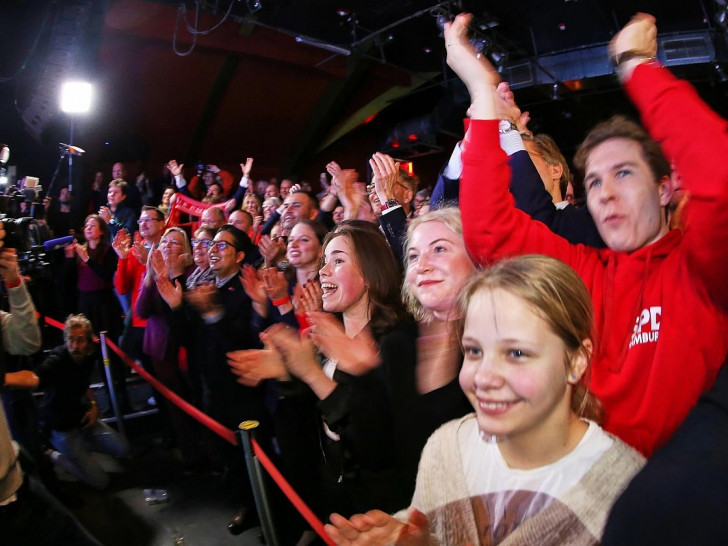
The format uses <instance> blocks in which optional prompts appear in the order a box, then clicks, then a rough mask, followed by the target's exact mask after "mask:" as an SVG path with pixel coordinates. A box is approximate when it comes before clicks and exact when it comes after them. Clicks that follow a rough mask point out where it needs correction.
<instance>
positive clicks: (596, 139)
mask: <svg viewBox="0 0 728 546" xmlns="http://www.w3.org/2000/svg"><path fill="white" fill-rule="evenodd" d="M613 138H624V139H627V140H633V141H634V142H636V143H637V144H639V145H640V148H642V159H644V160H645V161H646V162H647V164H648V165H649V166H650V171H652V176H654V178H655V182H659V181H660V180H662V178H663V177H665V176H670V173H671V169H670V162H669V161H668V160H667V159H666V158H665V155H664V154H663V153H662V148H660V145H659V144H658V143H657V142H655V141H654V140H652V139H651V138H650V135H648V134H647V131H645V130H644V129H643V128H642V126H640V125H639V124H637V123H635V122H634V121H632V120H631V119H628V118H626V117H625V116H612V117H611V118H609V119H608V120H607V121H603V122H602V123H599V124H598V125H597V126H596V127H594V128H593V129H592V130H591V131H589V134H588V135H586V138H585V139H584V142H582V143H581V144H580V145H579V148H578V149H577V150H576V154H575V155H574V167H576V170H577V172H579V174H580V176H581V178H584V174H585V171H586V163H587V161H588V160H589V155H590V154H591V153H592V151H593V150H594V148H596V147H597V146H599V145H600V144H602V143H603V142H605V141H607V140H611V139H613Z"/></svg>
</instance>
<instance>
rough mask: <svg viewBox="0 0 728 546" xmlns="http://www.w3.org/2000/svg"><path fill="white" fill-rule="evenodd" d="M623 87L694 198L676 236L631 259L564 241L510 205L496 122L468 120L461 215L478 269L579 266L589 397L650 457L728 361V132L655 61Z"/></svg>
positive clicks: (608, 425)
mask: <svg viewBox="0 0 728 546" xmlns="http://www.w3.org/2000/svg"><path fill="white" fill-rule="evenodd" d="M627 90H628V92H629V94H630V96H631V98H632V99H633V100H634V102H635V104H636V105H637V107H638V108H639V110H640V112H641V113H642V116H643V121H644V124H645V126H646V127H647V129H648V130H649V131H650V134H651V136H652V137H653V138H654V139H655V140H657V141H659V142H660V143H661V145H662V147H663V149H664V150H665V152H666V155H667V157H668V158H669V159H671V160H673V161H674V162H675V164H676V166H677V170H678V171H679V172H680V174H681V176H682V179H683V182H684V184H685V187H686V189H687V190H688V191H689V192H690V194H691V199H690V202H689V203H688V204H687V207H686V209H685V216H684V218H685V221H684V225H685V228H684V230H683V232H682V233H681V232H679V231H677V230H673V231H671V232H669V233H668V234H666V235H665V236H664V237H662V238H660V239H659V240H657V241H656V242H654V243H652V244H649V245H646V246H644V247H642V248H639V249H637V250H635V251H633V252H631V253H627V252H615V251H613V250H611V249H595V248H589V247H585V246H583V245H572V244H569V243H568V242H567V241H566V240H565V239H562V238H561V237H559V236H557V235H555V234H554V233H552V232H551V231H550V230H549V229H548V228H547V227H546V226H545V225H544V224H542V223H540V222H536V221H534V220H532V219H531V218H530V217H529V216H527V215H526V214H524V213H523V212H521V211H519V210H517V209H516V207H515V205H514V202H513V197H512V196H511V195H510V194H509V192H508V181H509V179H510V173H509V169H508V164H507V163H506V156H505V154H504V153H503V152H502V151H501V149H500V147H499V135H498V131H497V126H498V121H497V120H472V121H471V123H470V128H469V131H468V134H467V135H466V138H465V140H464V141H463V156H462V158H463V165H464V168H463V176H462V181H461V185H460V208H461V212H462V219H463V236H464V239H465V243H466V246H467V248H468V250H469V252H470V254H471V255H472V256H473V258H474V259H475V260H476V261H478V262H480V263H489V262H492V261H494V260H498V259H500V258H503V257H506V256H515V255H522V254H546V255H549V256H552V257H554V258H558V259H560V260H562V261H564V262H566V263H567V264H569V265H570V266H571V267H573V268H574V270H576V272H577V273H578V274H579V276H580V277H581V278H582V280H583V281H584V284H585V285H586V287H587V289H588V290H589V292H590V294H591V297H592V302H593V304H594V317H595V326H596V336H595V342H596V350H595V354H594V357H593V360H592V377H591V384H590V389H591V390H592V391H593V392H594V393H595V394H596V396H597V397H598V398H599V399H600V400H601V402H602V403H603V404H604V408H605V409H606V420H605V422H604V429H605V430H607V431H609V432H611V433H613V434H616V435H617V436H619V437H620V438H621V439H622V440H624V441H625V442H627V443H628V444H630V445H631V446H633V447H635V448H636V449H638V450H640V451H641V452H642V453H644V454H646V455H649V454H650V453H652V451H654V449H655V448H657V447H659V446H660V445H662V444H664V443H665V441H666V440H667V439H668V438H669V437H670V435H671V434H672V433H673V432H675V430H676V429H677V427H678V426H679V425H680V423H681V422H682V421H683V420H684V419H685V417H686V416H687V414H688V412H689V411H690V408H691V407H692V406H693V405H694V404H695V402H696V401H697V399H698V397H699V396H700V394H701V393H702V392H703V391H705V390H706V389H708V388H709V387H710V386H711V385H712V384H713V382H714V381H715V377H716V375H717V373H718V369H719V368H720V366H721V364H722V363H723V360H724V358H725V355H726V354H727V353H728V337H727V336H726V335H725V332H726V331H727V330H728V313H726V310H727V309H728V283H726V281H725V272H726V270H727V269H728V162H726V161H725V157H727V156H728V136H727V133H726V125H727V124H726V122H725V121H724V120H722V119H721V118H719V117H718V116H717V115H716V114H715V113H714V112H712V111H711V110H710V109H709V108H708V107H707V106H706V105H705V104H704V103H703V102H702V101H701V100H700V98H699V97H698V96H697V94H696V93H695V90H694V89H692V88H691V87H690V85H689V84H687V83H686V82H682V81H680V80H677V79H676V78H674V77H673V76H672V75H671V74H670V73H669V71H668V70H666V69H664V68H662V67H660V66H659V65H656V64H653V63H650V64H647V65H641V66H639V67H637V69H636V70H635V72H634V74H633V76H632V78H631V79H630V81H629V82H628V84H627ZM687 120H689V123H686V121H687ZM485 203H487V205H488V206H484V204H485Z"/></svg>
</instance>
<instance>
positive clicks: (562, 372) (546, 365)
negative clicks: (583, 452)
mask: <svg viewBox="0 0 728 546" xmlns="http://www.w3.org/2000/svg"><path fill="white" fill-rule="evenodd" d="M462 345H463V352H464V356H465V359H464V362H463V367H462V369H461V371H460V386H461V388H462V389H463V392H465V394H466V395H467V397H468V399H469V400H470V403H471V404H472V405H473V408H475V413H476V416H477V420H478V427H479V428H480V430H481V431H482V432H484V433H485V434H488V435H495V436H497V437H498V438H499V439H504V440H506V441H512V442H517V443H519V444H520V445H521V446H528V445H531V446H538V445H539V442H546V441H547V440H549V439H550V440H549V441H553V440H552V439H553V438H554V437H558V435H559V432H560V431H563V430H566V429H567V428H568V424H569V422H570V420H571V415H572V414H571V409H570V397H571V384H572V383H575V382H576V381H578V379H579V378H580V377H581V374H582V373H583V369H582V368H578V369H575V370H572V372H571V373H575V377H574V378H572V377H571V375H569V374H567V371H566V365H565V358H566V356H565V355H566V354H567V351H566V346H565V345H564V342H563V341H562V340H561V338H559V337H558V336H557V335H556V334H555V333H554V332H553V331H552V330H551V328H550V327H549V325H548V323H547V322H546V321H545V320H543V319H542V318H541V317H540V316H538V315H537V314H536V313H534V312H533V311H532V309H531V308H530V307H529V306H528V305H527V304H526V302H525V301H524V300H523V299H521V298H519V297H516V296H514V295H512V294H510V293H509V292H506V291H504V290H502V289H495V290H490V289H481V290H479V291H478V292H477V293H475V294H474V295H473V296H472V297H471V301H470V303H469V304H468V311H467V314H466V317H465V328H464V332H463V338H462Z"/></svg>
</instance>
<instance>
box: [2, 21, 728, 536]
mask: <svg viewBox="0 0 728 546" xmlns="http://www.w3.org/2000/svg"><path fill="white" fill-rule="evenodd" d="M469 23H470V16H469V15H467V14H461V15H459V16H457V17H456V18H455V19H454V21H452V22H450V23H448V24H446V26H445V31H444V39H445V45H446V49H447V62H448V65H449V66H450V67H451V68H452V70H453V71H454V72H455V73H456V74H457V76H458V77H460V79H461V80H462V81H463V82H464V83H465V85H466V87H467V89H468V92H469V94H470V98H471V105H470V108H469V109H468V116H469V118H468V120H466V124H465V133H464V138H463V140H462V141H461V142H460V143H458V145H457V147H456V149H455V150H454V152H453V154H452V157H451V158H450V160H449V162H448V163H447V165H446V166H445V167H444V169H443V171H442V174H441V176H440V178H439V179H438V181H437V184H436V185H435V187H434V189H433V191H432V192H431V195H430V194H429V192H425V191H422V190H420V191H418V180H417V179H416V178H414V177H412V176H410V175H408V174H407V173H406V172H405V171H403V170H402V169H400V165H399V164H398V163H397V162H396V161H395V160H394V159H392V158H391V157H389V156H388V155H385V154H382V153H375V154H373V155H372V156H371V159H370V160H369V164H370V166H371V170H372V179H371V181H370V183H369V184H368V185H367V184H364V183H361V182H359V181H358V176H357V173H356V172H355V171H353V170H351V169H346V168H342V167H341V166H339V165H338V164H337V163H336V162H331V163H329V164H328V165H327V166H326V170H327V172H328V173H329V175H330V176H331V180H330V184H329V182H328V181H327V182H326V185H327V186H328V187H324V188H322V189H323V190H324V191H322V192H321V193H320V194H318V195H317V194H315V193H314V192H313V190H312V189H311V188H310V187H302V186H299V185H296V184H293V183H292V182H291V181H289V180H283V181H282V182H281V183H280V184H278V183H277V182H275V181H271V182H267V181H263V182H262V183H261V182H259V183H258V184H255V185H254V184H253V183H252V180H251V173H252V170H253V167H254V161H253V159H252V158H248V159H247V161H246V162H245V163H242V164H241V170H242V175H243V176H242V179H241V180H240V181H239V182H236V181H235V179H234V177H233V176H232V175H231V174H230V173H227V172H226V171H222V170H220V169H219V168H217V167H215V166H214V165H199V166H197V167H198V170H197V174H196V175H195V176H194V177H192V178H191V179H190V180H189V181H188V180H187V179H186V177H185V170H184V165H181V164H178V163H177V162H176V161H174V160H172V161H170V162H169V163H168V164H167V168H168V170H169V173H170V178H169V182H170V185H169V187H167V188H162V187H159V186H157V187H154V184H152V183H150V182H149V181H148V180H138V181H137V183H127V182H126V181H124V179H123V178H124V176H125V172H124V169H123V165H120V167H119V168H118V170H117V171H115V174H114V178H115V179H114V180H113V181H112V182H111V183H110V184H109V186H108V188H107V189H106V197H107V201H106V202H104V203H101V202H100V201H99V202H98V203H96V205H98V206H97V208H95V209H94V213H93V214H91V215H89V216H88V217H87V218H86V221H85V224H84V226H83V238H81V237H80V236H79V237H78V239H79V241H81V240H83V241H85V242H83V243H82V242H75V243H74V244H71V245H69V246H67V247H66V248H65V260H64V264H63V267H62V273H63V283H64V286H68V287H70V286H74V287H75V288H76V291H75V297H74V298H71V299H73V300H74V301H70V299H69V301H66V302H65V303H64V305H66V306H67V308H68V311H69V312H73V313H79V314H73V315H71V316H70V317H69V318H68V320H67V322H66V329H65V331H64V334H65V338H64V342H65V343H64V346H62V347H59V348H58V349H57V350H54V351H55V352H54V353H51V356H49V357H48V360H46V361H44V362H43V364H41V365H40V366H39V367H38V368H36V369H35V370H24V371H18V372H14V373H8V374H6V377H5V382H4V384H5V387H6V388H16V389H34V388H41V389H45V394H44V398H43V401H44V402H43V403H44V404H45V406H44V407H45V412H41V417H42V420H43V423H42V424H43V425H44V426H45V427H46V428H47V429H48V431H49V442H50V447H49V450H48V456H49V457H50V458H51V460H53V461H54V462H55V463H56V464H58V465H62V466H63V468H64V469H65V470H67V471H68V472H71V473H73V474H74V475H76V476H77V477H78V478H79V479H81V480H83V481H85V482H86V483H88V484H89V485H91V486H93V487H97V488H104V487H105V486H106V485H107V484H108V477H107V476H105V475H104V474H103V472H102V471H101V470H100V469H97V468H95V467H92V466H90V465H92V463H91V462H89V460H88V457H87V450H88V449H90V448H93V449H98V450H103V451H106V452H107V453H112V454H113V455H116V456H125V455H126V454H127V452H128V447H129V446H128V445H127V444H126V443H125V442H124V441H123V439H122V438H119V437H117V435H116V433H115V432H114V431H113V429H111V428H110V427H108V426H106V425H103V427H102V426H101V425H99V426H98V427H97V426H96V424H97V423H98V417H99V415H98V409H97V408H96V403H95V401H94V399H93V395H92V393H90V392H89V389H88V377H89V375H90V373H91V372H90V366H91V365H90V364H88V361H89V357H90V355H91V353H92V348H91V345H92V343H91V339H92V337H93V332H96V333H98V332H100V331H102V330H104V331H108V332H109V335H110V337H111V338H112V339H119V338H121V346H122V348H123V349H124V351H125V352H127V353H128V354H130V355H132V356H133V357H134V358H137V359H138V360H140V361H142V362H143V363H144V365H145V367H147V368H148V369H149V370H151V371H152V372H153V374H154V375H155V376H156V377H157V378H158V379H159V380H160V381H161V382H162V383H164V384H165V385H166V386H167V387H169V388H170V389H171V390H173V391H174V392H175V393H177V394H179V395H180V396H181V397H183V398H184V399H186V400H187V401H189V402H190V403H192V404H193V405H195V406H197V407H198V408H200V409H201V410H202V411H203V412H204V413H206V414H207V415H209V416H210V417H212V418H213V419H215V420H217V421H219V422H220V423H222V424H223V425H224V426H226V427H228V428H230V429H237V426H238V424H239V423H240V422H241V421H243V420H250V419H254V420H257V421H259V422H260V427H259V432H260V435H259V440H260V442H261V443H262V444H263V445H264V447H265V448H266V450H267V451H268V452H269V453H273V454H275V458H276V462H277V463H278V464H279V466H280V468H281V470H282V472H283V474H284V475H285V476H286V478H287V479H288V480H289V481H290V482H291V484H292V485H293V487H294V489H296V490H297V491H298V493H299V494H300V495H301V497H302V498H303V499H304V500H305V502H306V503H307V504H309V506H311V507H312V508H313V510H314V512H315V513H316V514H317V515H319V517H320V518H321V519H322V520H324V521H327V522H330V523H329V524H328V525H327V527H326V532H327V533H328V535H329V537H330V538H331V539H333V540H334V541H335V542H336V543H337V544H351V545H355V544H432V543H439V544H488V545H495V544H503V545H507V544H539V545H562V544H597V543H604V544H613V545H616V544H620V545H623V544H645V543H660V544H673V543H674V544H678V543H695V544H720V543H722V540H725V537H726V533H728V529H727V528H726V525H727V524H726V523H725V522H724V520H725V518H724V517H721V515H720V514H721V511H722V510H723V511H724V509H725V506H726V505H728V504H726V500H728V499H727V497H728V484H727V483H726V481H727V479H728V445H727V444H728V435H727V434H726V433H727V430H726V429H727V428H728V420H727V419H726V418H727V417H728V415H726V414H727V413H728V390H727V389H728V384H727V382H728V371H726V369H725V366H723V363H724V361H725V359H726V355H727V354H728V336H726V335H725V334H726V327H728V315H727V314H726V311H727V310H728V309H727V308H728V283H726V282H725V277H724V272H725V270H726V268H727V267H728V250H727V249H728V241H727V240H726V239H728V218H725V216H726V215H728V165H726V163H725V161H724V160H723V158H724V157H725V156H723V152H721V150H724V151H725V152H726V153H728V134H727V133H726V122H725V120H723V119H721V118H720V117H718V116H717V115H716V114H715V113H714V112H712V111H711V110H710V109H709V108H708V107H707V106H706V105H705V104H704V103H703V102H702V100H701V99H700V98H699V97H698V95H697V94H696V92H695V91H694V90H693V89H692V88H691V87H690V86H689V85H688V84H687V83H685V82H683V81H680V80H678V79H676V78H675V77H674V76H673V75H671V74H670V72H669V71H668V70H666V69H665V68H663V67H662V66H661V65H660V64H659V63H658V62H657V61H656V60H655V57H656V54H657V27H656V22H655V20H654V19H653V18H652V17H651V16H649V15H646V14H638V15H637V16H635V17H634V18H633V19H632V21H630V23H629V24H628V25H627V26H626V27H625V28H623V29H622V31H620V32H619V33H618V34H617V35H616V36H615V37H614V39H613V40H612V42H611V44H610V48H609V52H610V56H611V58H612V60H613V61H614V64H615V66H616V71H617V75H618V77H619V80H620V82H621V83H622V85H623V86H624V89H625V92H626V93H627V94H628V95H629V97H630V98H631V100H632V101H633V102H634V104H635V106H636V107H637V109H638V111H639V113H640V115H641V118H642V123H643V124H644V128H643V127H642V126H640V125H639V124H637V123H635V122H634V121H631V120H628V119H626V118H623V117H613V118H611V119H609V120H607V121H604V122H603V123H600V124H599V125H597V126H596V127H595V128H594V129H593V130H592V131H591V132H590V133H589V134H588V135H587V137H586V138H585V140H584V142H583V143H582V144H581V145H580V147H579V149H578V150H577V152H576V156H575V157H574V166H575V168H576V171H577V175H578V176H577V181H578V180H583V187H584V193H585V197H586V204H585V205H583V206H577V205H578V204H579V203H575V202H574V199H573V194H574V182H573V181H572V178H571V176H570V171H569V167H568V164H567V162H566V160H565V159H564V157H563V155H562V154H561V152H560V151H559V150H558V147H557V145H556V143H555V142H554V141H553V140H552V139H551V138H550V137H548V136H547V135H533V134H532V133H530V131H529V130H528V127H527V121H528V116H527V114H525V113H522V112H521V111H520V110H519V108H518V106H517V105H516V103H515V101H514V97H513V93H512V92H511V91H510V89H509V88H508V85H507V83H503V82H501V81H500V77H499V74H498V73H497V71H496V70H495V69H494V67H493V66H492V65H491V64H490V63H489V61H488V60H487V59H486V58H485V57H482V56H481V55H479V54H478V53H477V52H476V51H475V50H474V49H473V48H472V46H471V45H470V43H469V41H468V38H467V32H468V25H469ZM688 120H689V123H687V121H688ZM115 168H116V167H115ZM94 188H95V190H94V191H96V192H99V193H103V183H102V180H97V181H96V182H95V186H94ZM678 190H679V191H678ZM157 197H159V199H160V200H161V201H160V203H156V204H155V203H154V200H155V199H156V198H157ZM70 199H71V196H70V195H69V194H68V192H65V193H64V192H61V195H60V196H59V199H58V200H57V201H58V202H55V201H49V202H47V208H48V222H49V225H50V227H51V228H53V229H54V230H55V231H56V235H60V234H66V233H67V232H68V231H67V230H68V226H69V224H68V221H67V217H64V216H63V215H64V214H70V209H69V208H68V203H67V202H66V201H67V200H70ZM155 205H156V206H155ZM194 206H199V207H200V209H199V214H193V213H192V212H191V210H192V208H191V207H194ZM721 218H724V219H723V220H721ZM724 227H725V228H726V230H727V232H726V234H723V228H724ZM64 230H65V231H64ZM5 252H8V251H5ZM6 270H9V271H10V272H9V273H6ZM12 270H13V264H12V263H10V264H5V263H4V262H3V261H2V260H1V259H0V273H2V274H3V278H4V280H5V282H6V285H7V286H8V289H9V292H10V294H11V296H12V294H13V291H14V290H24V288H23V281H22V280H21V279H20V278H16V277H17V274H15V275H13V274H12ZM11 312H12V313H13V314H16V310H15V309H11ZM123 316H125V317H126V324H124V323H123V322H122V320H123V319H122V317H123ZM3 320H5V318H4V319H3ZM3 334H5V323H3ZM31 345H32V344H31ZM6 348H8V349H10V348H9V347H8V346H6ZM27 349H28V348H25V347H24V348H23V350H27ZM18 350H20V349H18ZM56 353H57V354H56ZM81 362H83V363H85V364H84V368H83V370H81V367H80V364H79V363H81ZM74 363H76V365H75V366H74ZM64 369H65V370H72V371H73V376H74V380H73V381H70V380H64V377H66V375H64V374H65V373H66V372H63V371H61V370H64ZM79 370H81V371H79ZM721 370H722V371H721ZM68 373H70V372H68ZM114 374H115V383H116V381H118V384H115V390H116V391H117V392H118V394H119V396H120V399H121V404H122V405H127V404H128V401H127V400H126V395H125V392H124V391H125V389H124V385H123V377H124V367H123V365H122V364H121V363H116V364H115V366H114ZM49 393H51V394H50V395H49ZM54 394H55V396H54V397H52V399H48V397H49V396H52V395H54ZM158 403H159V405H160V411H161V413H162V415H163V417H164V420H165V422H166V423H167V426H168V429H169V431H170V432H169V434H170V437H171V439H172V440H173V441H174V444H175V445H176V447H177V448H178V450H179V454H180V458H181V461H182V464H183V468H184V469H185V472H189V473H200V472H204V473H209V474H210V475H212V476H217V477H222V476H224V477H225V483H226V485H227V491H228V492H229V494H230V507H231V511H233V510H234V511H235V515H234V517H233V519H232V520H231V522H230V525H229V530H230V531H231V532H233V533H236V534H237V533H240V532H242V531H243V530H245V529H247V528H249V527H250V526H252V525H253V524H255V523H256V517H257V515H256V513H255V505H254V503H253V495H252V492H251V486H250V483H249V482H248V477H247V473H246V471H245V468H244V466H243V458H242V457H241V456H240V453H239V452H238V451H237V450H236V449H235V448H234V447H233V446H231V445H229V444H227V443H226V442H224V441H223V440H221V439H220V438H218V437H217V436H215V435H214V434H212V433H211V432H209V431H207V430H205V429H203V428H202V427H201V426H200V425H199V424H198V423H197V422H195V421H194V420H192V419H191V418H190V417H189V416H188V415H187V414H185V413H184V412H182V411H180V410H179V409H178V408H177V407H176V406H175V405H173V404H171V403H169V402H166V401H165V400H164V399H162V398H161V397H158ZM79 404H80V405H79ZM69 408H71V409H70V410H69ZM60 414H63V415H64V416H66V417H67V418H66V419H64V420H59V419H55V418H54V416H57V415H60ZM3 421H4V420H3ZM92 430H93V434H92V433H91V431H92ZM0 432H1V431H0ZM77 433H78V434H77ZM6 437H7V434H4V435H0V451H2V450H5V451H4V452H2V453H0V522H2V521H3V520H2V518H3V517H8V516H7V515H6V514H7V513H9V508H8V507H12V506H13V504H14V503H16V502H18V498H17V495H16V492H17V491H18V489H17V488H18V487H20V486H19V485H17V482H18V480H17V472H18V470H17V465H16V460H15V458H14V457H13V456H12V455H11V452H10V450H9V448H8V449H6V447H5V446H6V445H9V438H6ZM70 437H73V438H74V441H73V442H71V441H70V440H69V438H70ZM99 438H101V439H99ZM11 478H13V479H14V480H15V481H13V482H12V483H13V484H15V485H13V484H11V483H10V481H9V480H10V479H11ZM16 486H17V487H16ZM14 487H15V490H13V488H14ZM14 496H15V497H16V498H13V497H14ZM3 499H6V500H3ZM646 499H649V502H647V501H646ZM286 521H287V529H286V531H287V532H290V534H291V537H290V543H301V544H302V543H305V542H304V541H305V538H301V537H306V531H307V528H306V525H305V524H304V523H303V521H302V520H301V521H300V523H297V524H293V523H290V522H293V521H298V520H297V519H295V518H293V517H288V518H287V519H286ZM18 532H20V531H18ZM721 539H722V540H721ZM287 540H288V539H287ZM299 541H300V542H299ZM20 543H22V542H18V544H20ZM79 543H84V544H85V543H90V544H93V543H94V542H79Z"/></svg>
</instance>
